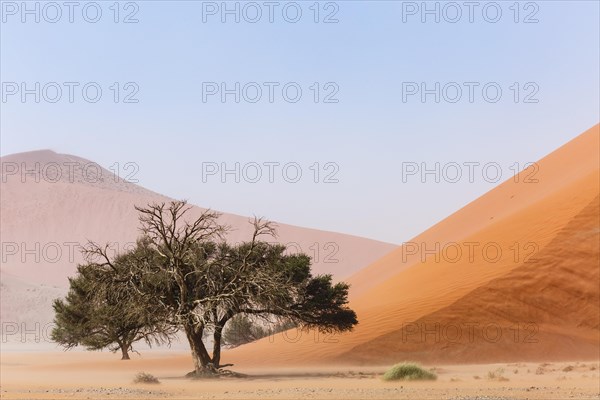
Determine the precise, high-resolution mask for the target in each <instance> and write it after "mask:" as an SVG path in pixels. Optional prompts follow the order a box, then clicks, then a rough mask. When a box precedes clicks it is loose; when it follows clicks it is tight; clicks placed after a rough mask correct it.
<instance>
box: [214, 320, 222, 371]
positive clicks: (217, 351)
mask: <svg viewBox="0 0 600 400" xmlns="http://www.w3.org/2000/svg"><path fill="white" fill-rule="evenodd" d="M222 334H223V327H222V326H216V327H215V332H214V334H213V340H214V342H213V356H212V362H213V365H214V367H215V368H219V367H220V365H221V336H222Z"/></svg>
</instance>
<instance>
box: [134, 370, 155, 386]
mask: <svg viewBox="0 0 600 400" xmlns="http://www.w3.org/2000/svg"><path fill="white" fill-rule="evenodd" d="M133 383H152V384H157V383H160V381H159V380H158V378H157V377H155V376H154V375H152V374H148V373H146V372H138V374H137V375H136V376H135V379H134V380H133Z"/></svg>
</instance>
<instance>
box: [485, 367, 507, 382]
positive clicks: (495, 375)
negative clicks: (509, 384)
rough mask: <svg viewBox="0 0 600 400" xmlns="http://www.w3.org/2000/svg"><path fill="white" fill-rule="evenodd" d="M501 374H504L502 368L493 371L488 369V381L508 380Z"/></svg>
mask: <svg viewBox="0 0 600 400" xmlns="http://www.w3.org/2000/svg"><path fill="white" fill-rule="evenodd" d="M503 374H504V368H498V369H497V370H495V371H489V372H488V375H487V378H488V379H489V380H490V381H496V382H506V381H507V380H508V378H505V377H504V375H503Z"/></svg>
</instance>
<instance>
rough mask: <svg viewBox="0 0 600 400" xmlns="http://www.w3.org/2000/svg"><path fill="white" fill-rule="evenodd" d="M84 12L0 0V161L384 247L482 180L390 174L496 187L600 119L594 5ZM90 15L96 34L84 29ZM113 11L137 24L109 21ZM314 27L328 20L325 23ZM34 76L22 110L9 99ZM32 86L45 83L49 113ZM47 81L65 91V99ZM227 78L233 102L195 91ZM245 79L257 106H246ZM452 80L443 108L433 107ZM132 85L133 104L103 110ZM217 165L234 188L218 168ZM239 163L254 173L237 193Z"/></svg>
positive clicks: (199, 5)
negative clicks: (78, 172)
mask: <svg viewBox="0 0 600 400" xmlns="http://www.w3.org/2000/svg"><path fill="white" fill-rule="evenodd" d="M89 3H90V2H78V3H77V7H76V8H75V9H74V11H73V22H72V23H71V22H69V19H68V11H69V10H68V9H67V8H65V7H64V6H60V4H62V2H58V4H59V7H60V11H61V13H62V16H61V18H59V19H58V20H57V22H55V23H52V22H49V20H52V19H56V18H57V14H56V13H55V12H56V9H53V8H52V7H49V6H47V5H45V4H44V3H39V5H38V7H39V9H40V12H39V18H40V21H39V23H37V22H35V20H34V18H35V14H24V15H23V13H22V9H21V4H22V3H21V2H4V1H3V2H2V24H1V39H0V42H1V43H0V44H1V51H0V55H1V61H0V67H1V81H2V85H3V86H2V96H3V98H2V102H1V103H0V106H1V107H2V110H1V113H0V117H1V121H0V127H1V133H2V135H1V140H0V144H1V154H2V155H6V154H11V153H15V152H21V151H30V150H36V149H45V148H49V149H52V150H55V151H57V152H60V153H69V154H74V155H78V156H80V157H84V158H87V159H90V160H93V161H96V162H98V163H100V164H101V165H103V166H105V167H110V166H111V165H114V164H115V163H119V165H120V170H121V173H122V175H126V174H127V172H131V170H130V171H125V170H124V168H123V166H124V164H125V163H127V162H133V163H135V165H137V166H138V167H139V169H137V170H136V173H135V175H134V176H133V178H134V179H137V180H138V183H139V184H141V185H143V186H145V187H147V188H149V189H152V190H154V191H157V192H160V193H163V194H166V195H169V196H172V197H175V198H186V199H189V200H190V201H192V202H193V203H196V204H198V205H201V206H204V207H211V208H215V209H218V210H222V211H227V212H233V213H237V214H242V215H253V214H256V215H264V216H266V217H268V218H271V219H275V220H278V221H281V222H286V223H291V224H297V225H302V226H308V227H314V228H319V229H325V230H334V231H340V232H345V233H351V234H356V235H360V236H367V237H371V238H375V239H379V240H384V241H389V242H394V243H400V242H402V241H405V240H409V239H410V238H411V237H412V236H414V235H416V234H418V233H420V232H421V231H423V230H424V229H426V228H428V227H429V226H431V225H433V224H434V223H436V222H438V221H439V220H441V219H443V218H444V217H446V216H447V215H449V214H451V213H452V212H453V211H455V210H457V209H459V208H460V207H462V206H464V205H465V204H467V203H468V202H470V201H472V200H473V199H475V198H476V197H478V196H480V195H481V194H483V193H485V192H486V191H487V190H489V189H491V188H492V187H494V186H495V185H497V182H493V180H492V179H487V178H486V177H483V175H482V172H481V170H480V169H479V167H478V168H476V169H475V175H474V179H473V182H470V181H469V179H466V176H465V175H464V174H465V171H466V169H463V170H462V172H463V178H462V179H459V181H458V182H456V183H452V182H450V181H449V180H444V179H443V176H442V177H441V179H440V181H439V182H436V181H435V179H434V177H432V175H429V176H426V182H425V183H423V182H422V181H421V179H420V178H419V175H416V176H409V177H407V179H405V180H404V181H403V179H402V171H403V165H404V168H405V170H406V168H407V165H408V164H406V163H416V165H419V166H421V163H425V165H426V166H429V167H433V166H434V164H435V163H436V162H437V163H440V165H441V167H443V166H444V165H448V163H457V164H459V165H464V163H465V162H478V163H480V164H479V165H480V166H483V165H485V164H489V163H493V164H494V165H499V166H500V167H501V169H502V179H501V180H504V179H508V178H509V177H510V176H511V174H512V170H511V168H513V169H514V168H515V163H517V164H516V165H517V166H516V168H522V166H523V165H524V164H525V163H527V162H532V161H536V160H537V159H539V158H540V157H542V156H544V155H545V154H547V153H549V152H551V151H552V150H554V149H555V148H557V147H558V146H560V145H562V144H564V143H566V142H567V141H569V140H570V139H572V138H573V137H575V136H576V135H578V134H579V133H581V132H582V131H584V130H585V129H588V128H590V127H591V126H593V125H594V124H596V123H598V121H599V119H600V116H599V109H600V104H599V87H600V82H599V68H600V66H599V50H598V49H599V48H600V44H599V37H600V33H599V27H598V16H599V6H598V4H599V3H598V2H596V1H537V2H518V3H516V5H515V2H513V1H509V2H496V3H494V2H476V6H475V8H474V9H473V14H472V16H473V21H472V22H470V21H469V15H468V12H469V9H468V8H466V7H465V6H464V5H463V4H464V2H457V3H452V5H451V6H449V5H448V4H449V2H438V3H436V2H428V3H427V6H426V7H428V9H431V10H433V9H435V7H436V4H437V7H438V8H439V10H440V13H439V22H437V23H436V22H435V20H434V18H435V15H434V14H425V15H422V13H421V11H422V5H423V3H422V2H400V1H397V2H394V1H379V2H378V1H373V2H366V1H337V2H318V3H317V5H316V6H315V2H314V1H307V2H295V3H293V2H274V3H272V4H274V5H273V7H274V13H273V18H274V20H273V22H272V23H271V22H269V20H268V12H269V8H268V7H267V6H265V2H263V1H259V2H256V3H253V4H252V5H251V6H248V5H247V2H246V3H242V2H239V3H236V2H228V3H227V5H226V7H228V8H229V9H234V8H235V7H236V4H237V7H238V8H239V10H240V14H239V18H240V22H239V23H236V22H235V21H234V18H235V15H233V14H226V15H224V17H225V18H226V20H225V22H222V19H221V17H222V16H223V15H222V14H221V11H222V7H223V4H224V3H223V2H220V1H219V2H200V1H171V2H166V1H138V2H120V3H118V9H119V15H118V16H117V21H118V22H117V23H115V22H114V19H115V17H116V16H115V12H114V10H115V6H114V3H115V2H113V1H108V2H97V4H98V6H96V5H89ZM292 3H293V4H292ZM27 4H28V7H30V9H34V8H35V7H36V2H28V3H27ZM456 4H457V5H458V7H459V8H458V9H459V10H460V12H461V13H462V15H461V17H460V18H458V14H456V10H457V8H456V7H454V5H456ZM15 7H17V8H16V9H15ZM44 7H46V8H45V9H44ZM84 7H85V8H86V10H87V11H86V12H87V14H85V15H84V14H83V13H82V9H83V8H84ZM252 7H254V8H252ZM415 7H416V9H415ZM453 7H454V8H453ZM97 8H99V9H100V10H101V11H102V15H101V17H99V20H98V22H96V23H91V22H88V21H86V20H85V18H84V16H85V17H86V18H88V19H89V20H90V21H91V20H93V19H94V18H95V14H94V12H95V11H96V9H97ZM284 8H285V9H286V10H287V13H286V14H284V13H283V11H282V10H283V9H284ZM317 8H318V10H319V14H318V17H317V19H318V22H315V21H314V19H315V17H316V15H315V9H317ZM484 8H485V10H486V13H485V14H484V12H483V9H484ZM257 9H260V11H261V12H262V18H261V19H260V20H258V22H255V23H252V22H250V21H249V20H250V19H252V18H254V17H255V15H256V14H255V11H256V10H257ZM298 9H300V10H301V12H302V15H301V17H299V20H298V21H297V22H295V23H292V22H289V21H292V20H293V19H294V18H296V17H295V16H296V14H295V12H296V10H298ZM498 9H500V10H501V15H500V16H499V17H496V15H497V14H495V12H496V10H498ZM215 10H216V13H213V12H214V11H215ZM517 10H518V15H517V13H516V12H517ZM203 11H204V14H203ZM244 12H245V14H244ZM129 14H132V16H131V17H130V18H134V19H137V20H138V22H137V23H124V21H123V20H124V19H125V17H126V16H127V15H129ZM328 15H330V19H337V21H338V22H337V23H325V22H324V19H325V17H326V16H328ZM22 17H23V18H25V22H23V21H22ZM422 17H423V18H425V22H423V21H422ZM286 18H287V20H286ZM452 19H456V20H457V22H454V23H453V22H450V20H452ZM494 19H497V22H492V21H493V20H494ZM515 19H516V21H517V22H515ZM203 20H204V21H206V22H204V21H203ZM525 20H527V21H529V23H525ZM534 20H537V22H533V21H534ZM35 82H40V90H39V93H40V94H41V100H40V102H39V103H36V102H35V99H34V96H35V95H33V94H31V95H26V96H25V99H24V101H23V99H22V98H21V96H20V95H21V93H20V92H17V93H15V94H10V93H12V91H14V89H15V87H17V88H18V90H19V91H20V90H21V89H22V86H21V85H22V84H23V83H25V88H29V89H31V88H35ZM52 82H56V83H57V84H58V85H59V86H61V88H62V97H61V98H60V99H59V100H58V101H57V102H56V103H51V102H50V101H48V99H53V98H54V97H53V96H54V92H53V90H55V89H54V86H52V84H50V85H49V86H48V84H49V83H52ZM64 82H75V83H77V84H78V85H79V86H74V87H75V89H74V92H73V93H74V97H73V102H69V100H68V96H67V93H68V91H67V89H66V88H67V86H65V85H64ZM90 82H93V83H94V85H93V86H92V89H93V88H94V87H100V88H101V89H102V96H101V97H100V99H99V101H98V102H96V103H92V102H88V101H87V100H86V99H85V98H84V97H83V94H82V90H81V88H82V87H83V86H84V85H86V84H88V83H90ZM115 82H117V83H118V84H117V86H113V85H114V83H115ZM236 82H239V83H240V91H239V95H240V102H239V103H236V102H235V95H234V94H229V95H226V97H225V102H223V101H222V99H221V96H220V92H219V93H217V94H215V95H209V94H208V92H207V91H206V90H207V89H208V88H215V87H218V88H219V90H220V89H221V84H222V83H224V84H225V87H226V88H228V89H233V88H235V83H236ZM315 82H316V83H317V86H314V85H315ZM436 82H439V84H440V91H439V93H440V101H439V102H437V103H436V102H435V94H429V95H426V96H425V98H424V101H423V99H422V98H421V92H420V90H421V88H422V87H423V86H422V84H424V85H425V86H424V87H425V88H426V89H433V88H435V83H436ZM465 83H471V85H472V87H473V88H474V89H473V90H474V91H473V96H474V97H473V100H472V101H470V100H469V98H468V88H469V86H468V85H466V84H465ZM515 83H517V85H516V86H515ZM14 84H16V85H17V86H14ZM215 84H216V86H214V85H215ZM211 85H213V86H211ZM269 85H271V87H273V88H274V89H273V90H274V92H273V96H274V97H273V102H270V101H269V99H268V88H269ZM286 85H287V86H286ZM411 85H416V86H411ZM486 85H487V86H486ZM257 86H258V87H260V88H261V90H262V97H261V98H260V100H258V101H257V102H255V103H252V102H251V100H253V99H255V97H256V91H255V90H256V87H257ZM284 86H286V87H287V88H288V89H289V88H290V87H291V92H290V91H288V92H286V93H287V96H288V97H287V98H286V97H284V93H283V92H282V88H283V87H284ZM484 86H485V87H486V88H489V87H491V91H488V92H486V94H484V92H483V89H482V88H483V87H484ZM44 87H46V88H47V89H48V92H46V93H45V95H46V96H44V95H43V93H42V91H43V88H44ZM111 87H112V89H111ZM116 87H118V88H119V100H118V102H115V101H114V94H115V92H116ZM244 87H246V89H247V91H246V92H244V91H243V90H244V89H243V88H244ZM297 87H299V88H300V89H301V90H302V95H301V97H299V100H298V101H297V102H292V100H294V96H295V94H294V93H295V92H294V90H295V89H296V88H297ZM317 87H318V88H319V90H318V92H319V97H318V101H317V102H315V93H316V91H317V90H316V88H317ZM415 87H417V88H419V93H416V94H414V95H409V94H408V89H409V88H415ZM444 87H445V89H444ZM457 87H459V88H460V89H461V90H462V97H461V98H460V99H459V100H457V101H456V102H452V101H453V100H455V99H456V94H457V93H458V92H456V88H457ZM498 87H499V88H500V89H501V90H502V95H501V96H500V97H499V98H498V101H496V102H493V100H495V98H494V90H496V88H498ZM203 88H204V92H203ZM517 88H518V98H517V101H516V102H515V95H516V93H517ZM136 90H137V92H136V93H135V95H133V97H132V99H136V100H138V101H137V102H136V103H125V102H123V99H124V96H125V95H126V94H130V93H132V92H134V91H136ZM444 90H447V91H445V92H444ZM486 90H487V89H486ZM290 93H291V94H290ZM490 93H491V94H490ZM203 95H204V96H203ZM244 95H245V96H244ZM327 95H330V96H329V97H328V99H329V100H337V102H325V101H324V100H325V98H326V96H327ZM485 96H487V97H485ZM91 97H93V95H90V98H91ZM203 97H205V98H206V101H203ZM403 97H405V99H403ZM533 101H535V102H533ZM574 161H575V160H574ZM236 163H239V165H240V178H239V182H236V181H235V176H234V175H233V174H229V175H225V176H222V175H221V172H222V167H223V166H224V167H225V168H228V169H234V168H235V165H236ZM274 163H279V164H274ZM315 163H318V164H315ZM403 163H405V164H403ZM256 165H259V166H260V168H261V172H262V177H261V178H260V179H258V181H257V182H255V183H253V182H252V180H253V177H254V176H255V171H256ZM268 165H272V166H273V168H274V170H273V172H274V175H273V182H269V179H268V172H269V169H268V168H269V167H268ZM286 165H287V167H289V169H287V170H286V171H287V172H288V174H286V175H283V172H282V170H283V166H286ZM411 165H415V164H411ZM453 165H454V164H453ZM215 166H217V167H218V168H219V171H218V172H217V173H216V174H214V175H207V173H208V171H209V169H210V168H214V167H215ZM297 170H300V171H301V172H302V177H301V178H299V180H298V181H297V182H295V183H292V182H291V181H294V180H295V179H294V178H295V171H297ZM203 171H204V176H203ZM211 171H214V170H211ZM316 171H319V174H318V176H317V175H315V172H316ZM244 172H245V173H246V174H245V175H244ZM327 177H328V178H329V179H326V178H327ZM223 180H224V182H223ZM315 180H316V181H317V182H315ZM325 181H327V182H325ZM336 181H337V182H336Z"/></svg>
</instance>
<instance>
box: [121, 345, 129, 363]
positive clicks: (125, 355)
mask: <svg viewBox="0 0 600 400" xmlns="http://www.w3.org/2000/svg"><path fill="white" fill-rule="evenodd" d="M120 347H121V354H122V356H121V360H129V345H125V344H121V345H120Z"/></svg>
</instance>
